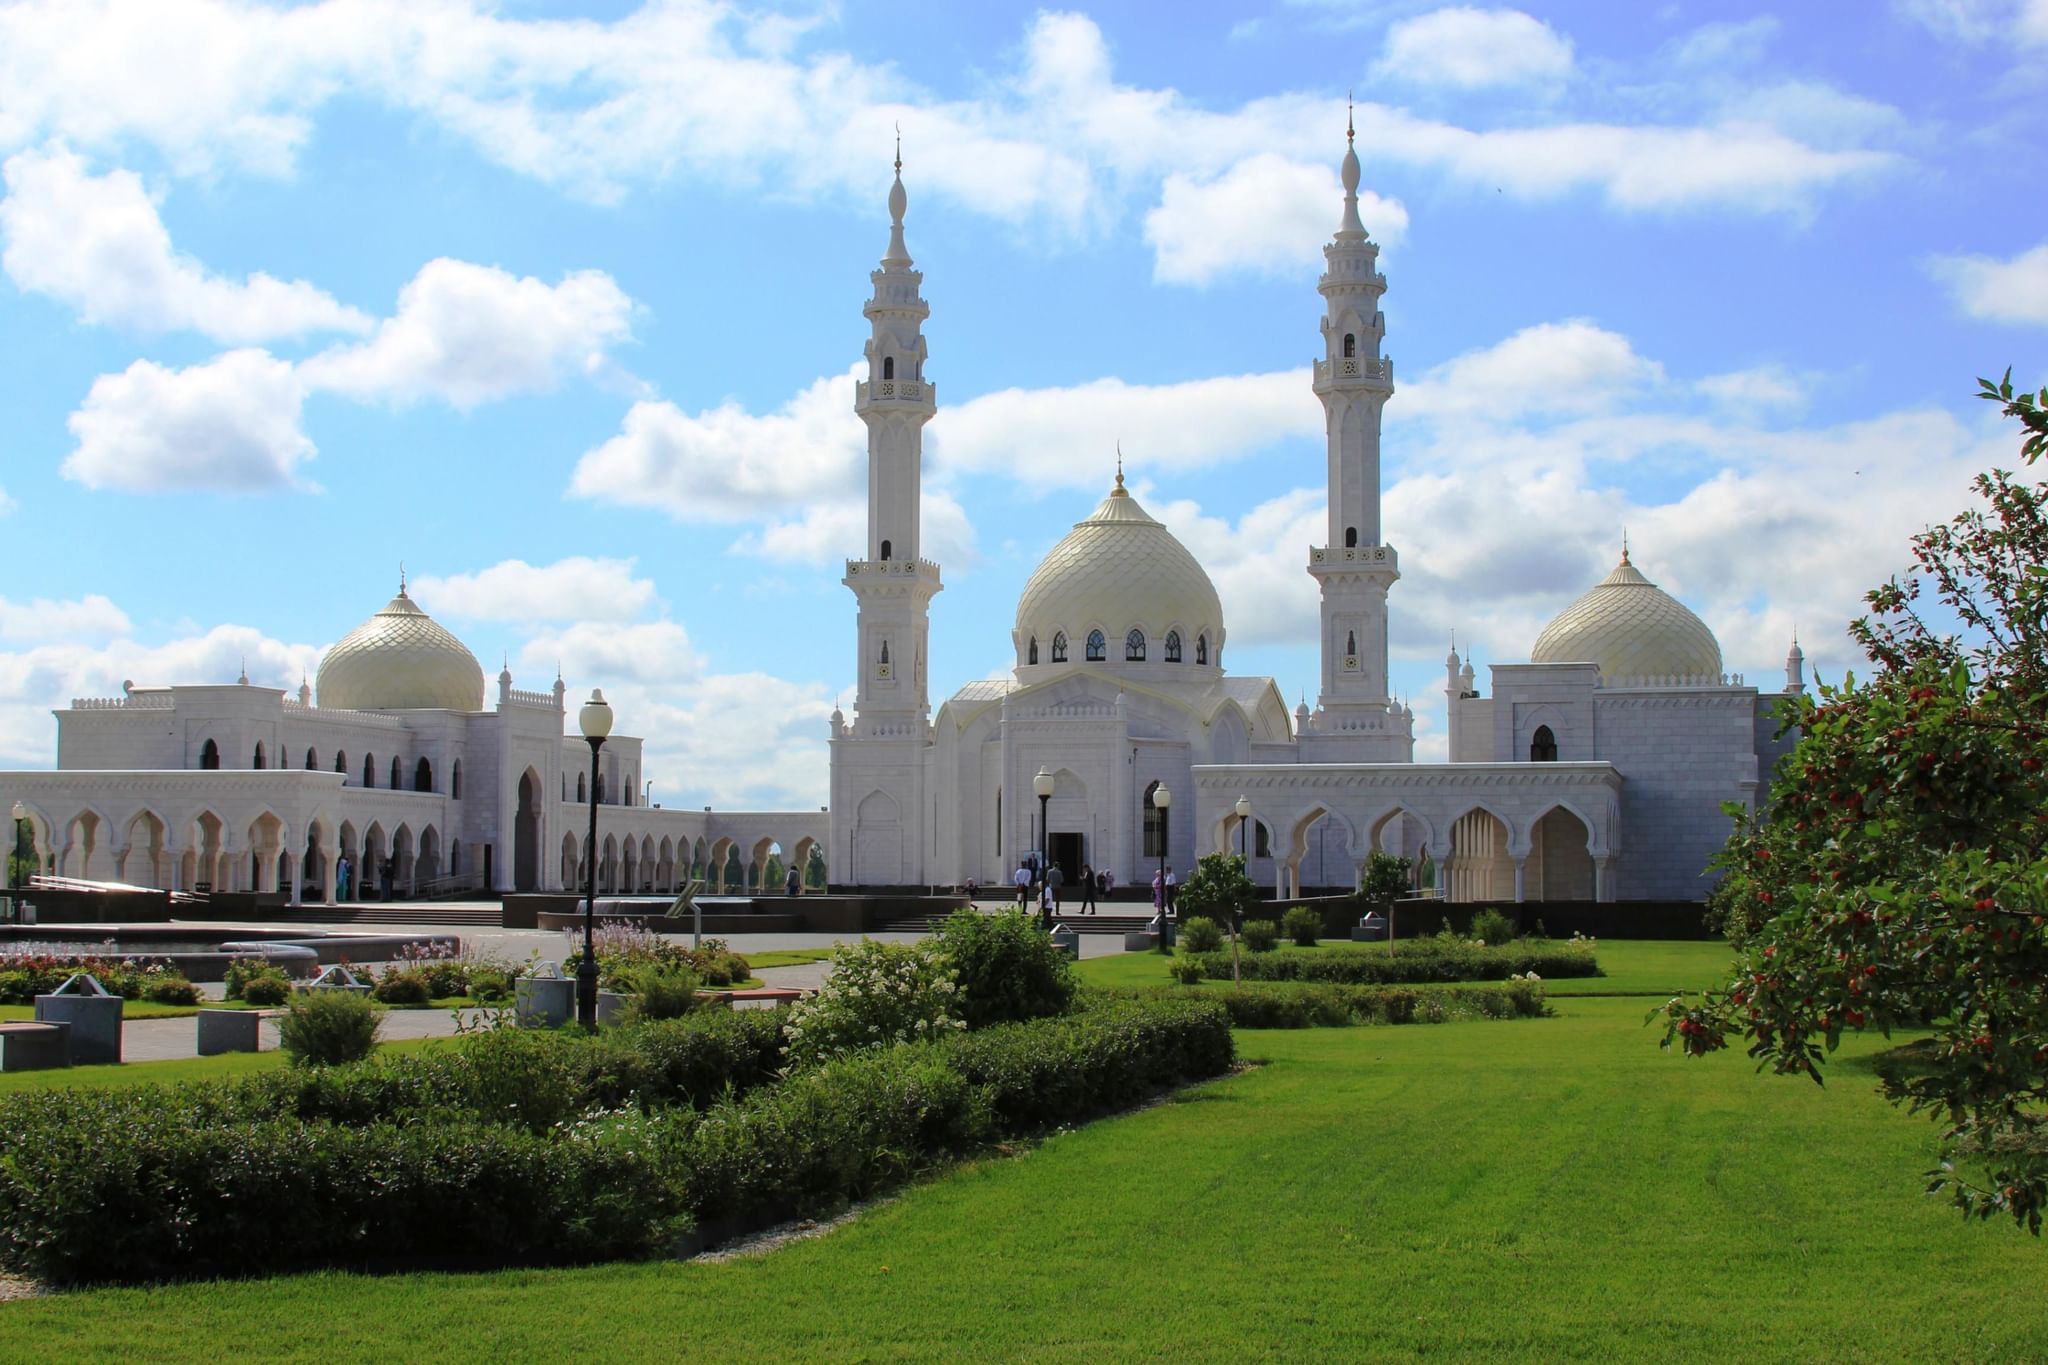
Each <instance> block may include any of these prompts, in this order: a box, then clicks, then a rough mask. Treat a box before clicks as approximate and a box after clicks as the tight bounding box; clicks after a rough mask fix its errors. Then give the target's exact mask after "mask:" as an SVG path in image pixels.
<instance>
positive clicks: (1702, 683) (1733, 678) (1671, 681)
mask: <svg viewBox="0 0 2048 1365" xmlns="http://www.w3.org/2000/svg"><path fill="white" fill-rule="evenodd" d="M1595 686H1597V687H1599V688H1600V689H1601V690H1602V691H1618V690H1624V689H1626V690H1631V691H1647V690H1651V689H1656V688H1667V687H1744V686H1747V684H1745V683H1744V682H1743V681H1742V675H1741V674H1740V673H1643V674H1637V675H1634V676H1616V677H1612V678H1610V677H1608V676H1607V675H1606V674H1604V673H1603V674H1601V675H1600V681H1599V682H1598V683H1596V684H1595Z"/></svg>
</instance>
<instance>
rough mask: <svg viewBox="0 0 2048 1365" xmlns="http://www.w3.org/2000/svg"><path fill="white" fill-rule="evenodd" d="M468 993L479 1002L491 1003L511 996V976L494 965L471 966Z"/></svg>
mask: <svg viewBox="0 0 2048 1365" xmlns="http://www.w3.org/2000/svg"><path fill="white" fill-rule="evenodd" d="M469 994H470V996H471V997H472V998H473V999H475V1000H476V1001H477V1002H478V1003H479V1004H485V1005H491V1004H496V1003H497V1002H499V1001H501V1000H509V999H511V998H512V978H511V976H509V975H508V974H506V973H505V972H503V971H501V970H499V969H498V968H496V967H472V968H471V969H470V973H469Z"/></svg>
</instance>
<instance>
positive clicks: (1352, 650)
mask: <svg viewBox="0 0 2048 1365" xmlns="http://www.w3.org/2000/svg"><path fill="white" fill-rule="evenodd" d="M1344 657H1345V658H1347V659H1355V658H1357V657H1358V632H1357V631H1355V630H1347V631H1345V632H1344Z"/></svg>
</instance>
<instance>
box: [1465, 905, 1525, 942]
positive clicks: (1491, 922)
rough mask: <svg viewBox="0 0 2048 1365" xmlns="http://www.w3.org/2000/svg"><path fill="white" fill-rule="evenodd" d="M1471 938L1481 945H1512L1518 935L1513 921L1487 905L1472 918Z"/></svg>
mask: <svg viewBox="0 0 2048 1365" xmlns="http://www.w3.org/2000/svg"><path fill="white" fill-rule="evenodd" d="M1472 937H1474V938H1476V939H1478V940H1479V941H1480V942H1481V943H1488V944H1499V943H1513V942H1514V941H1515V940H1516V939H1517V938H1518V937H1520V933H1519V931H1518V930H1517V928H1516V926H1515V922H1514V920H1512V919H1510V918H1508V916H1506V915H1504V914H1502V913H1501V912H1500V911H1499V910H1496V909H1495V908H1494V907H1492V906H1490V905H1489V906H1487V907H1486V908H1485V909H1484V910H1481V911H1480V912H1479V913H1478V914H1476V915H1474V916H1473V917H1472Z"/></svg>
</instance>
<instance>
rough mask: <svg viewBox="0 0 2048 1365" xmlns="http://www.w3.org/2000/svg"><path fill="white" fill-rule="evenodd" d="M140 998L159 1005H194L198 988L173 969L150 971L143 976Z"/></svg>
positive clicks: (198, 997)
mask: <svg viewBox="0 0 2048 1365" xmlns="http://www.w3.org/2000/svg"><path fill="white" fill-rule="evenodd" d="M142 998H143V999H144V1000H154V1001H155V1002H156V1003H157V1004H159V1005H196V1004H198V1003H199V1000H200V996H199V988H198V987H197V986H195V985H193V984H192V983H191V982H190V981H187V980H186V979H185V977H184V975H183V973H180V972H175V971H168V970H166V971H160V972H150V973H147V974H146V975H145V976H144V977H143V981H142Z"/></svg>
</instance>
